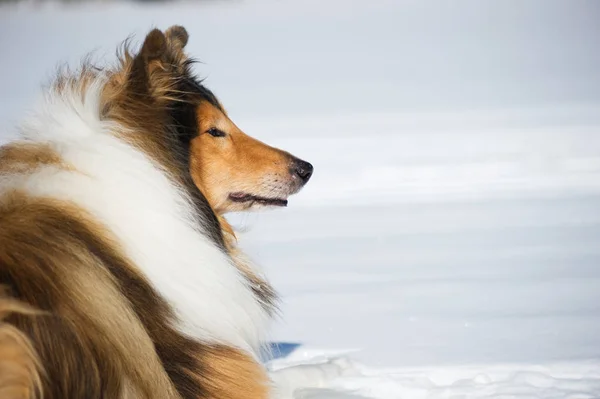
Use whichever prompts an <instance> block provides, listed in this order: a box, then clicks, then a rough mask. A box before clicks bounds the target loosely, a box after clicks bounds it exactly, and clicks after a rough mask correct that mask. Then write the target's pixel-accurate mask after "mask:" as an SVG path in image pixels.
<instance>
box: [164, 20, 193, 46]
mask: <svg viewBox="0 0 600 399" xmlns="http://www.w3.org/2000/svg"><path fill="white" fill-rule="evenodd" d="M165 35H166V37H167V41H168V42H169V44H170V45H171V47H172V48H173V49H174V50H178V51H181V50H183V49H184V48H185V45H186V44H187V42H188V40H189V38H190V35H189V34H188V32H187V30H186V29H185V28H184V27H183V26H180V25H173V26H171V27H170V28H169V29H167V30H166V31H165Z"/></svg>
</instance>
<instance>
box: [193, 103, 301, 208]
mask: <svg viewBox="0 0 600 399" xmlns="http://www.w3.org/2000/svg"><path fill="white" fill-rule="evenodd" d="M196 115H197V122H198V135H197V136H196V137H195V138H193V139H192V140H191V144H190V145H191V148H190V171H191V173H192V177H193V179H194V182H195V183H196V185H197V186H198V187H199V188H200V190H201V191H202V192H203V193H204V195H205V196H206V197H207V199H208V201H209V202H210V203H211V205H212V206H213V208H214V209H215V211H216V212H217V213H219V214H223V213H226V212H231V211H242V210H248V209H251V208H258V207H269V206H286V205H287V198H288V197H289V196H290V195H292V194H295V193H297V192H298V191H300V189H301V188H302V187H303V186H304V185H305V184H306V183H307V182H308V180H309V179H310V177H311V175H312V172H313V167H312V165H311V164H310V163H308V162H305V161H303V160H301V159H298V158H296V157H294V156H293V155H291V154H289V153H287V152H285V151H282V150H279V149H277V148H273V147H271V146H268V145H266V144H264V143H262V142H260V141H258V140H256V139H254V138H252V137H250V136H248V135H246V134H245V133H244V132H242V131H241V130H240V129H239V128H238V127H237V126H236V125H235V124H234V123H233V122H232V121H231V120H230V119H229V117H228V116H227V115H226V113H225V112H224V111H223V109H222V108H221V107H217V106H215V105H213V104H211V103H210V102H208V101H204V102H202V103H200V104H199V105H198V106H197V109H196Z"/></svg>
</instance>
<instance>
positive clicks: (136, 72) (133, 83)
mask: <svg viewBox="0 0 600 399" xmlns="http://www.w3.org/2000/svg"><path fill="white" fill-rule="evenodd" d="M166 51H167V41H166V38H165V35H164V34H163V33H162V32H161V31H160V30H158V29H153V30H152V31H150V33H148V35H146V39H144V44H143V45H142V48H141V49H140V52H139V53H138V54H137V55H136V56H135V57H134V58H133V62H132V64H131V69H130V71H129V75H128V76H127V87H128V89H130V90H131V91H132V94H137V95H146V94H149V85H150V78H149V74H148V65H149V63H150V61H153V60H156V59H160V58H161V57H162V56H163V55H164V54H165V52H166Z"/></svg>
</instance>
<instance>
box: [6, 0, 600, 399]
mask: <svg viewBox="0 0 600 399" xmlns="http://www.w3.org/2000/svg"><path fill="white" fill-rule="evenodd" d="M599 18H600V5H598V3H595V2H585V1H570V0H567V1H563V2H557V1H522V0H506V1H502V2H500V1H497V2H481V1H456V2H431V1H420V2H415V1H408V0H398V1H391V0H388V1H383V0H382V1H376V2H357V1H342V0H334V1H328V2H318V1H316V0H308V1H302V2H300V1H296V2H292V1H289V0H288V1H275V0H269V1H257V2H245V3H244V2H242V3H236V2H232V3H229V5H222V4H209V5H207V6H199V5H194V4H191V3H189V4H176V5H175V4H173V3H169V4H168V5H152V6H145V7H142V6H140V5H124V4H121V5H114V4H113V5H103V6H99V5H86V6H83V7H79V8H64V7H62V6H49V7H44V8H41V9H35V10H32V9H31V8H29V7H25V6H19V7H18V8H14V7H10V8H9V7H0V54H2V60H3V62H2V63H0V77H1V78H0V105H2V106H1V107H0V129H2V130H3V132H5V134H6V137H8V136H9V134H10V127H11V126H12V125H13V124H14V123H15V122H16V121H18V120H19V118H20V117H21V116H22V115H23V112H24V111H25V110H26V107H27V106H29V105H30V103H31V101H32V100H33V98H34V96H35V93H36V90H37V88H38V87H39V85H40V83H42V82H44V81H45V80H46V79H47V77H48V76H50V74H51V72H52V71H53V69H54V67H55V66H56V65H57V64H58V63H59V62H61V61H69V62H71V63H73V62H76V61H77V60H78V59H79V58H80V57H81V56H82V55H84V54H85V53H87V52H89V51H90V50H95V49H97V50H98V51H97V52H96V58H102V57H103V56H109V57H112V55H113V54H114V50H113V49H114V47H115V45H116V44H117V43H119V42H120V41H121V40H122V39H123V38H125V37H126V36H128V35H129V34H131V33H135V34H137V35H141V34H143V32H145V31H147V30H148V29H149V28H150V26H152V25H156V26H159V27H161V28H165V27H167V26H169V25H171V24H174V23H178V24H183V25H185V26H186V27H187V28H188V30H189V31H190V33H191V41H190V44H189V48H190V51H191V52H192V53H194V54H196V55H197V56H198V57H199V58H200V59H201V60H202V61H203V62H204V63H205V64H204V65H200V66H199V67H198V71H199V72H200V73H201V74H203V75H206V76H208V80H207V84H208V85H209V86H210V87H211V88H213V89H214V91H215V92H216V93H217V94H219V95H220V97H221V99H222V101H223V102H224V103H225V105H226V106H227V108H228V109H229V112H230V114H231V115H232V118H233V119H234V120H235V121H236V122H237V123H238V124H239V125H240V127H242V128H243V129H244V130H245V131H247V132H248V133H249V134H252V135H254V136H256V137H259V138H260V139H263V140H265V141H267V142H269V143H271V144H274V145H277V146H280V147H283V148H285V149H287V150H289V151H291V152H293V153H294V154H296V155H298V156H300V157H303V158H305V159H307V160H309V161H311V162H312V163H313V164H314V165H315V168H316V172H315V175H314V178H313V180H312V181H311V183H310V184H309V185H308V186H307V187H306V189H305V190H304V191H303V192H302V193H300V194H299V195H297V196H296V197H294V198H292V200H291V201H290V206H289V208H287V209H283V210H277V211H273V212H269V213H260V214H255V215H233V217H232V220H233V221H234V222H235V224H236V225H238V226H240V227H241V228H243V229H247V230H248V231H247V232H245V233H244V235H243V236H242V245H243V246H244V247H245V248H246V249H247V251H248V252H249V253H250V254H251V256H252V257H253V258H254V259H256V260H257V261H258V262H259V263H260V264H262V265H263V267H264V268H265V269H266V271H267V273H268V275H269V276H270V277H271V279H272V281H273V283H274V284H275V286H276V287H277V288H278V289H279V291H280V292H281V294H282V297H283V304H282V315H283V318H282V320H281V321H279V322H278V323H277V324H276V325H275V326H274V329H273V340H274V341H275V342H276V343H277V344H275V345H274V346H275V349H274V354H275V355H276V357H277V358H276V359H274V360H272V361H271V362H270V363H269V365H270V367H271V368H272V369H273V370H274V371H275V370H280V372H281V370H284V371H283V374H276V376H278V377H277V378H280V379H281V380H282V383H284V382H285V381H284V380H285V379H286V378H287V377H286V374H285V373H286V371H285V370H287V372H291V373H297V371H298V370H301V369H302V367H306V366H307V365H310V364H315V363H317V364H324V366H323V368H321V369H320V370H319V371H322V372H327V371H329V372H331V373H332V374H333V375H337V374H340V376H339V377H338V378H332V379H331V380H328V381H327V383H326V384H324V385H326V386H325V388H328V389H329V390H328V391H326V390H324V389H319V390H316V391H313V390H306V389H305V390H303V391H299V392H296V397H297V398H314V397H319V398H350V397H351V396H350V395H351V394H348V393H347V392H348V391H350V392H354V393H356V394H360V395H363V396H368V397H373V398H386V399H387V398H394V399H395V398H403V399H405V398H408V399H412V398H416V399H418V398H570V399H583V398H597V397H598V398H600V52H598V48H599V46H600V39H599V38H600V25H599V24H598V23H597V21H598V20H599ZM138 37H139V36H138ZM338 356H342V357H341V358H339V359H338V358H337V357H338ZM332 359H333V360H332ZM298 365H300V368H299V367H298ZM291 366H296V368H291V369H290V368H289V367H291ZM311 371H313V372H314V371H315V369H311ZM338 371H339V372H338ZM290 375H291V377H290V378H292V379H293V380H295V381H296V380H297V378H298V376H297V374H287V376H290ZM319 379H320V378H314V379H313V380H312V382H314V381H318V380H319ZM321 388H323V387H321Z"/></svg>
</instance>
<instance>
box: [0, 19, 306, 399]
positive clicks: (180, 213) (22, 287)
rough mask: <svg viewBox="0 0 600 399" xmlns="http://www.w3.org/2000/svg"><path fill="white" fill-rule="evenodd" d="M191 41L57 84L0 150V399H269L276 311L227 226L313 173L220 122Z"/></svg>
mask: <svg viewBox="0 0 600 399" xmlns="http://www.w3.org/2000/svg"><path fill="white" fill-rule="evenodd" d="M187 40H188V36H187V32H185V30H184V29H183V28H181V27H173V28H171V29H169V30H167V32H166V33H163V32H161V31H159V30H153V31H151V32H150V33H149V34H148V36H147V37H146V39H145V40H144V43H143V45H142V47H141V49H140V51H139V52H138V53H137V54H134V55H130V53H129V52H127V51H126V52H125V53H124V54H123V56H122V57H121V63H120V64H119V66H118V67H117V68H116V69H109V70H106V71H102V70H98V69H96V68H92V67H90V66H85V67H83V68H82V70H81V71H80V72H78V73H65V74H63V75H61V76H60V77H59V78H57V79H56V81H55V82H54V84H53V85H52V87H50V88H49V89H48V90H47V91H46V93H45V98H44V99H43V101H42V103H41V104H40V106H39V107H38V108H37V110H36V111H35V113H34V114H33V115H32V116H31V117H30V118H29V119H28V120H27V121H26V123H24V124H23V126H22V129H21V131H22V139H21V140H19V141H15V142H13V143H10V144H8V145H6V146H4V147H1V148H0V287H1V290H0V397H2V398H11V399H12V398H34V397H44V398H57V399H58V398H61V399H63V398H268V397H269V395H270V388H271V387H270V382H269V379H268V377H267V375H266V372H265V370H264V369H263V367H262V366H261V364H260V362H259V361H258V352H259V350H260V348H261V343H262V341H263V339H264V336H265V330H266V327H267V325H268V321H269V319H270V316H271V314H272V312H273V306H274V299H275V297H274V293H273V291H272V289H271V288H270V286H269V285H268V283H267V282H266V281H265V280H264V278H262V277H261V276H260V275H259V273H257V272H256V271H255V270H254V269H253V268H252V266H251V265H250V264H249V263H248V262H247V261H246V260H245V258H244V257H243V256H242V254H240V253H239V251H237V249H236V248H235V235H234V233H233V231H232V230H231V228H230V227H229V225H228V224H226V221H225V220H224V218H223V217H222V215H223V214H224V213H226V212H228V211H231V210H245V209H250V208H252V207H256V206H266V205H274V206H279V205H285V204H286V199H287V197H288V196H289V195H292V194H294V193H296V192H298V191H299V190H300V189H301V188H302V186H303V185H304V184H305V183H306V182H307V181H308V179H309V178H310V175H311V173H312V167H311V166H310V164H308V163H306V162H304V161H301V160H299V159H297V158H295V157H293V156H292V155H290V154H289V153H286V152H283V151H280V150H278V149H275V148H271V147H269V146H267V145H265V144H262V143H260V142H258V141H256V140H254V139H252V138H250V137H248V136H246V135H245V134H244V133H242V132H241V131H240V130H239V129H238V128H237V127H236V126H235V125H234V124H233V123H232V122H231V121H230V120H229V118H228V117H227V114H226V113H225V111H224V110H223V107H222V106H221V105H220V103H219V102H218V101H217V99H216V97H215V96H214V95H213V94H212V93H211V92H210V91H209V90H208V89H207V88H205V87H204V86H203V85H202V84H201V82H200V81H199V80H198V79H196V78H195V77H194V76H193V75H192V73H191V61H190V60H189V59H188V58H187V56H185V54H184V52H183V49H184V47H185V44H186V42H187Z"/></svg>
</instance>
